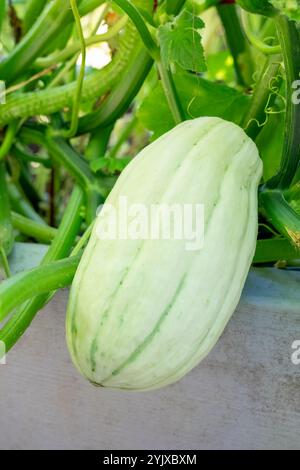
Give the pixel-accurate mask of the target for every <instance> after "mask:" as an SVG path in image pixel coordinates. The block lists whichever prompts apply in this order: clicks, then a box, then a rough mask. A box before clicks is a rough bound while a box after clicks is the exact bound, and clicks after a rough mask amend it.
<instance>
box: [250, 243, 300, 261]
mask: <svg viewBox="0 0 300 470" xmlns="http://www.w3.org/2000/svg"><path fill="white" fill-rule="evenodd" d="M296 259H300V250H297V249H296V248H295V247H294V246H292V245H291V244H290V242H289V241H288V240H285V239H284V238H271V239H269V240H258V242H257V246H256V252H255V257H254V260H253V263H254V264H262V263H271V262H274V263H276V262H277V261H282V260H284V261H292V260H296Z"/></svg>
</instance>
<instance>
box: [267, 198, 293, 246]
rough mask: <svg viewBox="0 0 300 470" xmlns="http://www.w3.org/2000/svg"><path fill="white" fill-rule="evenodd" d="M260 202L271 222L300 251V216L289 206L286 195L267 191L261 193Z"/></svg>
mask: <svg viewBox="0 0 300 470" xmlns="http://www.w3.org/2000/svg"><path fill="white" fill-rule="evenodd" d="M260 200H261V203H262V205H263V207H264V209H265V211H266V213H267V216H268V218H269V221H270V222H271V223H272V224H273V225H274V227H275V228H276V229H277V230H278V231H279V232H280V233H281V234H282V235H283V236H284V237H285V238H287V239H288V240H289V241H290V243H291V244H292V245H294V246H295V247H296V248H297V249H300V215H299V214H298V213H297V212H296V211H295V210H294V209H293V208H292V207H291V206H290V205H289V203H288V202H287V200H286V198H285V196H284V193H283V192H282V191H279V190H265V191H263V192H261V193H260Z"/></svg>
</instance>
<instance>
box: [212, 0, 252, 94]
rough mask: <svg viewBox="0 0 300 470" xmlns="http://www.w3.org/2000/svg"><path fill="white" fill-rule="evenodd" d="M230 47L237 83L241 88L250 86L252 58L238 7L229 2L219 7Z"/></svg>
mask: <svg viewBox="0 0 300 470" xmlns="http://www.w3.org/2000/svg"><path fill="white" fill-rule="evenodd" d="M217 11H218V14H219V16H220V19H221V21H222V24H223V27H224V30H225V33H226V39H227V43H228V47H229V49H230V52H231V55H232V57H233V61H234V68H235V73H236V77H237V82H238V83H239V85H241V86H245V85H247V84H248V85H249V83H251V77H252V72H253V66H252V57H251V54H250V51H249V48H248V44H247V41H246V37H245V35H244V32H243V29H242V25H241V21H240V18H239V16H238V14H237V9H236V5H234V4H231V3H229V2H227V3H223V4H221V5H217Z"/></svg>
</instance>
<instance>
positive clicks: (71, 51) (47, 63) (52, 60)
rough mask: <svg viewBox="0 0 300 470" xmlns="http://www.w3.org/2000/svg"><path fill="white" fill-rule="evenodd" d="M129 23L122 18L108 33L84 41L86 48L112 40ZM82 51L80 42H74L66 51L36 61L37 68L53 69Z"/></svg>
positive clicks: (126, 19) (125, 17)
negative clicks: (52, 67)
mask: <svg viewBox="0 0 300 470" xmlns="http://www.w3.org/2000/svg"><path fill="white" fill-rule="evenodd" d="M127 21H128V17H127V16H123V17H122V18H120V20H119V21H117V23H116V24H114V25H113V26H112V27H111V28H110V29H109V30H108V31H107V33H104V34H95V35H93V36H91V37H89V38H87V39H85V40H84V42H85V47H88V46H92V45H94V44H98V43H100V42H105V41H109V40H110V39H112V38H114V37H115V36H116V35H117V34H119V32H120V31H121V29H123V28H124V26H125V25H126V23H127ZM81 49H82V44H81V42H80V41H77V42H74V44H71V45H70V46H68V47H66V48H65V49H64V50H62V51H59V52H56V53H55V54H52V55H50V56H48V57H41V58H40V59H37V60H36V61H35V65H36V67H39V68H47V67H51V66H53V65H55V64H59V63H62V62H65V61H66V60H68V59H69V58H70V57H72V56H74V55H76V56H77V54H78V53H79V52H80V50H81Z"/></svg>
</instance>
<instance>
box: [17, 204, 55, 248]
mask: <svg viewBox="0 0 300 470" xmlns="http://www.w3.org/2000/svg"><path fill="white" fill-rule="evenodd" d="M11 218H12V225H13V227H14V228H15V229H16V230H18V231H19V232H20V233H22V234H23V235H27V236H28V237H30V238H34V239H35V240H37V241H38V242H40V243H46V244H48V243H51V242H52V241H53V240H54V238H55V237H56V235H57V229H56V228H53V227H49V226H48V225H44V224H39V223H38V222H35V221H34V220H31V219H28V218H27V217H24V216H23V215H20V214H17V213H16V212H12V214H11Z"/></svg>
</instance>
